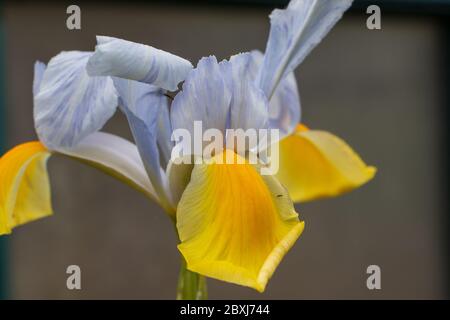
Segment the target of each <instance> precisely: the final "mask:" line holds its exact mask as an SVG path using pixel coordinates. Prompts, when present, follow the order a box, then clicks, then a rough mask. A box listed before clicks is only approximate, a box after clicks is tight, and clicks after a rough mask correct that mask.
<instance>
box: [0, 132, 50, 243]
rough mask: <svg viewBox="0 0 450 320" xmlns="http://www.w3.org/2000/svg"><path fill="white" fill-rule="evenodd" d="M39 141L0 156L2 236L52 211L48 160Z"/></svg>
mask: <svg viewBox="0 0 450 320" xmlns="http://www.w3.org/2000/svg"><path fill="white" fill-rule="evenodd" d="M49 156H50V152H48V151H47V149H45V147H44V146H43V145H42V144H41V143H40V142H37V141H35V142H28V143H24V144H21V145H19V146H17V147H15V148H13V149H12V150H10V151H9V152H7V153H6V154H5V155H3V157H1V158H0V235H2V234H7V233H10V232H11V230H12V229H13V228H14V227H17V226H19V225H22V224H24V223H27V222H30V221H33V220H36V219H39V218H43V217H46V216H48V215H51V214H52V213H53V211H52V206H51V197H50V183H49V179H48V174H47V168H46V164H47V159H48V158H49Z"/></svg>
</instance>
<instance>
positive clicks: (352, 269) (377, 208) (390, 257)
mask: <svg viewBox="0 0 450 320" xmlns="http://www.w3.org/2000/svg"><path fill="white" fill-rule="evenodd" d="M286 3H287V2H286V1H270V0H261V1H257V0H254V1H251V0H247V1H238V0H231V1H201V2H195V1H189V2H183V1H165V2H162V1H156V2H152V1H128V2H120V1H115V2H113V3H101V2H81V3H80V4H79V5H80V7H81V11H82V30H81V31H70V30H67V28H66V26H65V20H66V17H67V15H66V8H67V6H68V5H69V3H58V2H54V3H51V2H48V3H40V4H37V3H34V2H16V3H14V2H3V3H2V5H1V17H0V48H1V53H0V58H1V59H0V71H1V72H0V90H1V92H2V93H3V94H1V95H0V113H1V114H0V119H1V121H2V123H1V131H0V138H1V139H0V145H1V147H2V150H6V149H8V148H11V147H13V146H14V145H16V144H19V143H22V142H25V141H29V140H32V139H35V138H36V135H35V132H34V128H33V118H32V94H31V85H32V76H33V74H32V70H33V63H34V61H35V60H38V59H39V60H42V61H45V62H47V61H48V60H49V59H50V58H51V57H52V56H54V55H56V54H57V53H58V52H60V51H62V50H92V48H93V47H94V45H95V35H97V34H99V35H110V36H116V37H120V38H125V39H128V40H132V41H136V42H142V43H146V44H150V45H152V46H154V47H157V48H161V49H164V50H167V51H170V52H173V53H175V54H177V55H180V56H183V57H185V58H187V59H189V60H190V61H192V62H193V63H194V64H195V63H196V62H197V61H198V59H199V58H200V57H202V56H206V55H209V54H215V55H216V56H217V57H218V58H220V59H222V58H227V57H229V56H230V55H232V54H235V53H237V52H242V51H247V50H251V49H255V48H258V49H260V50H264V47H265V42H266V39H267V35H268V31H269V21H268V18H267V15H268V14H269V13H270V11H271V10H272V9H273V7H274V6H279V7H280V6H283V5H284V4H286ZM369 4H378V5H380V7H381V9H382V30H378V31H372V30H368V29H367V28H366V19H367V17H368V15H367V14H366V13H365V9H366V7H367V5H369ZM449 8H450V7H449V1H443V0H441V1H430V0H429V1H389V0H386V1H356V2H355V5H354V7H353V8H352V10H351V11H350V12H349V13H346V15H345V17H344V19H343V20H342V21H341V22H340V23H339V24H338V26H337V27H336V28H335V29H334V30H333V31H332V32H331V33H330V35H329V36H328V37H327V38H326V39H325V40H324V41H323V43H322V44H320V46H319V47H318V48H317V49H315V50H314V51H313V52H312V54H311V55H310V57H308V58H307V59H306V60H305V62H304V63H303V64H302V65H301V66H300V68H299V69H298V70H297V72H296V75H297V80H298V83H299V88H300V94H301V98H302V108H303V109H302V110H303V111H302V121H303V122H304V123H305V124H307V125H308V126H309V127H311V128H317V129H323V130H328V131H331V132H333V133H335V134H337V135H338V136H340V137H342V138H343V139H344V140H346V141H347V142H348V143H349V144H350V145H351V146H352V147H354V148H355V150H356V151H358V152H359V153H360V154H361V156H362V157H363V159H364V160H365V161H366V162H367V163H369V164H371V165H375V166H376V167H378V174H377V176H376V178H375V179H374V180H373V181H372V182H371V183H369V184H368V185H366V186H364V187H363V188H361V189H359V190H357V191H355V192H352V193H350V194H347V195H344V196H342V197H340V198H336V199H328V200H323V201H318V202H313V203H307V204H302V205H298V206H296V208H297V211H298V212H300V214H301V216H302V218H303V219H304V220H305V221H306V230H305V232H304V234H303V235H302V237H301V238H300V240H299V241H298V243H297V244H296V245H295V246H294V248H293V249H292V250H291V252H290V253H289V254H288V255H287V256H286V258H285V259H284V261H283V262H282V263H281V265H280V267H279V268H278V270H277V271H276V273H275V275H274V276H273V278H272V280H271V282H270V283H269V285H268V288H267V290H266V292H265V293H264V294H263V295H261V294H258V293H256V292H254V291H252V290H251V289H248V288H243V287H238V286H235V285H231V284H226V283H221V282H218V281H215V280H210V281H209V284H210V297H211V298H232V299H240V298H250V299H259V298H261V299H265V298H273V299H283V298H284V299H298V298H306V299H308V298H321V299H336V298H340V299H365V298H367V299H381V298H384V299H410V298H425V299H433V298H448V297H449V287H450V286H449V284H450V282H449V277H448V270H449V260H448V244H449V243H450V241H449V240H450V237H449V232H448V227H449V225H450V224H449V219H448V217H447V214H448V177H449V176H448V170H447V166H448V163H447V158H448V154H447V141H448V140H447V138H448V132H447V130H448V129H447V128H448V125H447V121H448V119H449V118H448V112H447V110H448V107H449V99H448V89H449V83H450V82H449V79H450V78H449V77H448V75H449V74H450V66H449V62H448V61H449V57H450V55H449V51H448V48H449V43H448V41H449V39H450V38H449V34H450V33H449V32H450V28H449V24H448V22H447V20H448V13H449ZM106 130H107V131H110V132H114V133H118V134H120V135H122V136H125V137H128V138H130V137H131V136H130V133H129V131H128V128H127V124H126V121H125V119H124V118H123V117H122V116H121V115H120V114H117V115H116V116H115V117H114V119H113V120H112V121H111V122H110V123H109V124H108V125H107V127H106ZM49 169H50V175H51V183H52V195H53V204H54V211H55V215H54V216H52V217H50V218H47V219H44V220H40V221H37V222H34V223H32V224H29V225H26V226H23V227H20V228H18V229H16V230H15V232H14V233H13V234H12V235H11V236H8V237H2V238H0V247H1V249H0V250H1V252H0V296H1V297H2V298H5V297H8V298H32V299H35V298H44V299H46V298H64V299H72V298H73V299H76V298H86V299H93V298H125V299H127V298H155V299H159V298H166V299H171V298H173V297H174V292H175V287H176V278H177V270H178V264H179V256H178V253H177V250H176V239H175V234H174V232H173V229H172V227H171V225H170V222H169V219H167V217H166V216H165V215H164V213H163V211H162V210H161V209H160V208H159V207H157V206H156V205H154V204H153V203H149V201H148V200H147V199H145V198H144V197H143V196H142V195H140V194H138V193H136V192H135V191H134V190H131V189H129V188H128V187H126V186H124V185H122V184H120V183H118V182H117V181H115V180H114V179H112V178H110V177H108V176H105V175H104V174H102V173H100V172H97V171H96V170H94V169H92V168H89V167H87V166H85V165H83V164H80V163H77V162H75V161H70V160H67V159H63V158H59V157H54V158H52V159H51V160H50V162H49ZM71 264H77V265H79V266H80V267H81V269H82V288H83V289H82V290H80V291H69V290H67V288H66V277H67V275H66V273H65V271H66V267H67V266H68V265H71ZM371 264H377V265H379V266H380V267H381V270H382V290H380V291H369V290H368V289H367V288H366V278H367V274H366V268H367V266H368V265H371Z"/></svg>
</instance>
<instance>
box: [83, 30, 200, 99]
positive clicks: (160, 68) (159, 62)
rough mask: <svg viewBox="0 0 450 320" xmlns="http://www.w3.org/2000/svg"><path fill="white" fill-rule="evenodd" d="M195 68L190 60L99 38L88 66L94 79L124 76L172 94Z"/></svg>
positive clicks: (154, 49)
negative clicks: (95, 77)
mask: <svg viewBox="0 0 450 320" xmlns="http://www.w3.org/2000/svg"><path fill="white" fill-rule="evenodd" d="M191 69H192V64H191V63H190V62H189V61H187V60H185V59H183V58H180V57H178V56H176V55H173V54H171V53H169V52H165V51H163V50H159V49H156V48H153V47H150V46H147V45H144V44H140V43H136V42H131V41H127V40H122V39H117V38H113V37H104V36H98V37H97V46H96V48H95V53H94V55H93V56H92V57H91V58H90V59H89V63H88V65H87V71H88V73H89V75H92V76H114V77H120V78H125V79H130V80H136V81H140V82H145V83H149V84H153V85H155V86H157V87H160V88H163V89H166V90H172V91H174V90H177V85H178V83H180V82H181V81H183V80H184V79H185V78H186V76H187V74H188V73H189V71H190V70H191Z"/></svg>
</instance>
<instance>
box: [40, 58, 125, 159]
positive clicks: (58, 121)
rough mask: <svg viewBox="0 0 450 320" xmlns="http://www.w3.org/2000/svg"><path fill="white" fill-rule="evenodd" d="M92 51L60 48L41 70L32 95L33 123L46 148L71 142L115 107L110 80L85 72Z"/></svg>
mask: <svg viewBox="0 0 450 320" xmlns="http://www.w3.org/2000/svg"><path fill="white" fill-rule="evenodd" d="M91 54H92V53H90V52H79V51H69V52H62V53H60V54H58V55H57V56H55V57H54V58H52V59H51V60H50V62H49V63H48V66H47V69H46V70H45V72H44V74H43V77H42V80H41V82H40V86H39V92H38V93H37V95H36V96H35V97H34V123H35V127H36V131H37V134H38V136H39V139H40V140H41V142H42V143H44V144H45V145H46V146H47V147H48V148H49V149H54V150H56V149H58V148H60V147H71V146H74V145H75V144H76V143H78V142H79V141H80V140H82V139H83V138H85V137H86V136H88V135H89V134H91V133H93V132H95V131H98V130H100V129H101V128H102V127H103V125H104V124H105V123H106V121H107V120H108V119H109V118H110V117H111V116H112V115H113V114H114V112H115V110H116V107H117V95H116V91H115V88H114V85H113V83H112V80H111V79H110V78H107V77H89V76H88V75H87V73H86V70H85V67H86V63H87V61H88V59H89V56H90V55H91ZM36 83H39V81H35V84H36ZM35 87H36V85H35Z"/></svg>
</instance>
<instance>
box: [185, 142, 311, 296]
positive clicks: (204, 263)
mask: <svg viewBox="0 0 450 320" xmlns="http://www.w3.org/2000/svg"><path fill="white" fill-rule="evenodd" d="M230 152H231V153H232V154H230ZM230 155H231V156H234V157H239V156H238V155H236V154H234V153H233V152H232V151H229V150H228V151H226V152H224V153H223V154H221V155H218V156H216V157H215V158H214V159H213V161H212V163H210V164H196V165H195V167H194V169H193V171H192V175H191V179H190V182H189V184H188V186H187V188H186V190H185V191H184V193H183V195H182V197H181V200H180V202H179V204H178V208H177V229H178V233H179V236H180V240H181V244H180V245H179V246H178V248H179V250H180V251H181V253H182V254H183V256H184V258H185V259H186V262H187V267H188V269H189V270H191V271H195V272H198V273H200V274H203V275H206V276H209V277H212V278H216V279H219V280H223V281H227V282H232V283H236V284H240V285H244V286H249V287H252V288H254V289H256V290H258V291H260V292H262V291H264V289H265V287H266V284H267V281H268V280H269V278H270V277H271V276H272V274H273V272H274V271H275V269H276V267H277V266H278V264H279V263H280V261H281V259H282V258H283V256H284V255H285V254H286V252H287V251H288V250H289V249H290V248H291V246H292V245H293V244H294V242H295V240H296V239H297V238H298V237H299V236H300V234H301V233H302V231H303V227H304V223H303V222H301V221H299V219H298V215H297V213H296V212H295V210H294V207H293V205H292V202H291V200H290V198H289V196H288V194H287V191H286V190H285V189H284V187H283V186H282V185H281V184H280V183H279V182H278V181H277V180H276V179H275V178H274V177H272V176H261V175H260V174H259V173H258V171H257V169H256V168H255V167H254V166H252V165H250V164H248V163H245V161H243V162H244V164H237V163H236V162H235V164H226V163H222V164H221V162H224V161H222V160H223V158H222V157H227V156H230ZM236 159H237V158H236ZM218 160H220V161H218ZM241 160H242V159H241ZM238 163H239V162H238Z"/></svg>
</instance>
